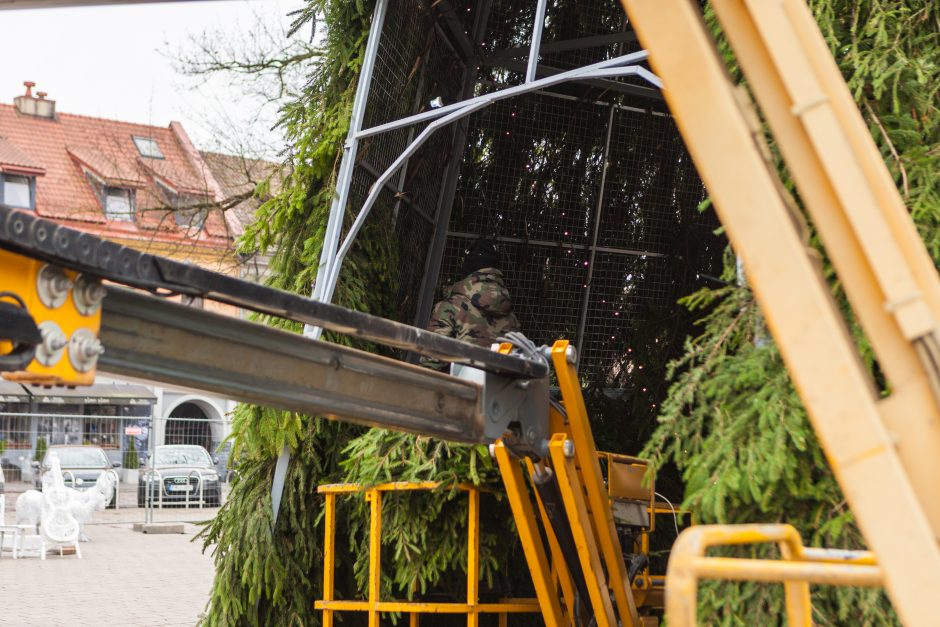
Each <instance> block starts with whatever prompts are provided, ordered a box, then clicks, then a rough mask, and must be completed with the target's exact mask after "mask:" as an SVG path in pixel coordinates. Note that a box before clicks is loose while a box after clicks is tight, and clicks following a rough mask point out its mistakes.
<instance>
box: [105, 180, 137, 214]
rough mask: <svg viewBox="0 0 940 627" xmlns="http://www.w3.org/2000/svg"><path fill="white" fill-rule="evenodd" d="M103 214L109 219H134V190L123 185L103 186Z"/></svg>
mask: <svg viewBox="0 0 940 627" xmlns="http://www.w3.org/2000/svg"><path fill="white" fill-rule="evenodd" d="M104 215H105V216H106V217H107V218H108V219H109V220H120V221H122V222H132V221H133V220H134V192H133V190H130V189H126V188H123V187H105V190H104Z"/></svg>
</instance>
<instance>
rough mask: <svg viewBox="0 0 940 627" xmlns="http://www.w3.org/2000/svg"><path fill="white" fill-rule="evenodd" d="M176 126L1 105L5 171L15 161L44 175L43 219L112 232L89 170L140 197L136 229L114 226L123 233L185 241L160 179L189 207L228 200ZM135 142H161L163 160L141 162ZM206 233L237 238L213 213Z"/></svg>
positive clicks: (40, 183)
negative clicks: (47, 114)
mask: <svg viewBox="0 0 940 627" xmlns="http://www.w3.org/2000/svg"><path fill="white" fill-rule="evenodd" d="M174 126H175V128H173V127H156V126H147V125H144V124H134V123H130V122H119V121H115V120H104V119H101V118H92V117H86V116H82V115H72V114H68V113H58V114H57V115H56V117H55V119H48V118H41V117H35V116H30V115H23V114H20V113H19V112H18V111H17V110H16V108H15V107H14V106H13V105H6V104H0V138H2V139H0V168H2V164H3V160H4V159H5V158H8V159H11V160H13V159H16V160H19V161H26V162H27V163H28V164H29V165H31V166H34V167H39V168H42V169H44V170H45V175H44V176H41V177H38V178H37V180H36V212H37V213H38V214H39V215H41V216H45V217H49V218H57V219H64V220H69V221H82V222H92V223H98V224H109V226H110V223H109V221H108V220H107V219H106V218H105V215H104V211H103V210H102V207H101V203H100V202H99V200H98V197H97V196H96V194H95V192H94V191H93V189H92V186H91V184H90V183H89V182H88V180H87V178H86V175H85V172H84V171H83V169H85V170H88V171H91V172H92V173H93V174H94V175H95V176H97V177H98V178H100V179H102V180H103V181H104V182H105V183H106V184H108V185H111V186H115V187H128V188H133V189H135V196H136V208H137V221H136V224H134V225H131V224H127V223H122V224H120V225H117V224H115V225H114V226H115V228H116V229H117V230H119V231H121V232H122V233H123V232H125V231H126V230H127V229H128V228H130V229H131V230H141V231H150V232H153V230H154V229H158V230H160V231H176V232H179V233H180V234H181V235H182V234H184V233H185V232H186V229H185V228H182V227H177V225H176V222H175V220H174V219H173V216H172V215H169V212H167V211H166V210H165V201H164V199H163V196H162V195H161V192H160V191H159V189H158V188H157V186H156V180H157V179H159V180H160V181H161V182H162V183H164V184H166V185H169V186H170V187H171V188H172V189H174V190H176V191H177V192H180V193H183V194H186V195H187V196H188V197H190V202H191V201H192V199H193V197H195V198H196V200H198V198H199V197H200V196H202V197H205V202H206V203H211V202H215V201H218V200H221V198H218V197H217V196H218V194H217V193H216V190H217V189H218V185H217V184H215V182H214V181H207V180H206V175H205V174H204V170H205V167H204V166H203V164H200V163H194V162H193V159H192V158H191V157H190V154H189V151H188V150H187V148H186V147H185V146H183V145H182V144H183V142H186V143H188V142H189V139H188V138H187V137H185V132H184V131H183V130H182V127H181V126H179V125H174ZM134 137H146V138H149V139H152V140H153V141H155V142H156V143H157V145H158V146H159V148H160V151H161V153H162V154H163V156H164V158H163V159H152V158H147V157H143V156H141V154H140V152H139V151H138V149H137V146H136V145H135V144H134V139H133V138H134ZM5 146H6V148H5ZM210 176H211V175H210ZM204 233H205V235H208V236H209V237H213V238H224V239H229V238H230V234H229V232H228V228H227V227H226V224H225V220H224V218H223V216H222V215H221V212H220V211H217V210H215V211H210V212H209V217H208V218H207V220H206V226H205V231H204ZM141 235H143V233H141ZM190 235H191V234H190Z"/></svg>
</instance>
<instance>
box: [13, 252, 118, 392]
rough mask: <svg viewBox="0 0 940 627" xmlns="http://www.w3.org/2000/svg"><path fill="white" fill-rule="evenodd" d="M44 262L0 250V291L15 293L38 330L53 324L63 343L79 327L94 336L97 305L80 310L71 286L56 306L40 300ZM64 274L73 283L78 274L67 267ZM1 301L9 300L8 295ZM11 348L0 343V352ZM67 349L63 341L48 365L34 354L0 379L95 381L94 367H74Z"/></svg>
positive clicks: (98, 315)
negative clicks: (91, 310) (92, 309)
mask: <svg viewBox="0 0 940 627" xmlns="http://www.w3.org/2000/svg"><path fill="white" fill-rule="evenodd" d="M46 265H47V264H45V263H44V262H42V261H38V260H35V259H30V258H28V257H23V256H21V255H17V254H15V253H11V252H8V251H6V250H0V292H8V293H11V294H15V295H16V296H18V297H19V298H20V299H21V300H22V301H23V304H24V305H25V307H26V309H27V311H28V312H29V314H30V315H31V316H32V317H33V320H34V321H35V322H36V324H37V325H38V326H39V327H40V329H41V330H42V329H43V328H53V326H52V325H54V328H58V329H59V330H60V331H61V333H62V337H64V338H65V340H66V342H69V341H70V340H71V339H72V338H73V337H75V334H76V332H79V331H80V330H84V331H85V332H87V333H89V334H90V335H91V336H92V337H95V338H97V337H98V332H99V330H100V327H101V309H100V308H98V310H97V311H96V312H94V313H92V314H83V313H82V312H80V311H79V309H78V306H77V305H76V302H75V297H74V295H75V293H74V290H73V289H69V291H68V293H67V294H66V295H65V297H64V298H62V303H61V304H59V305H58V306H54V307H49V306H47V305H46V304H44V303H43V299H42V298H40V294H39V276H40V272H41V271H42V269H43V267H45V266H46ZM64 273H65V276H66V277H67V278H68V280H69V282H70V283H71V284H72V285H74V284H75V282H76V280H77V279H78V276H79V275H78V274H77V273H76V272H73V271H71V270H64ZM4 300H5V301H6V302H13V300H12V299H10V298H9V297H7V298H5V299H4ZM11 348H12V346H11V345H10V343H9V342H0V354H5V353H8V352H9V351H10V350H11ZM70 350H75V349H74V344H73V343H71V342H69V343H67V344H66V346H65V347H64V348H63V349H62V351H61V353H60V354H59V355H58V356H57V358H55V359H54V361H53V362H51V363H49V364H48V365H43V364H42V363H40V361H39V360H38V359H37V358H35V357H34V358H33V360H32V362H31V363H30V364H29V365H28V366H27V367H26V369H25V370H22V371H19V372H4V373H3V378H5V379H8V380H10V381H18V382H21V383H31V384H35V385H70V386H74V385H91V384H92V383H94V381H95V371H96V369H95V368H94V367H91V368H89V369H88V370H86V371H84V372H81V371H79V370H78V369H76V367H75V365H74V363H73V360H72V359H71V358H70V354H69V351H70Z"/></svg>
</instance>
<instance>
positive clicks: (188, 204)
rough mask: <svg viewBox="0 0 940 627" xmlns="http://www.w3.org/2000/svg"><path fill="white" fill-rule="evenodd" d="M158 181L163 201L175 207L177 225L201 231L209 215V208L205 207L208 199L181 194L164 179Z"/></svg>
mask: <svg viewBox="0 0 940 627" xmlns="http://www.w3.org/2000/svg"><path fill="white" fill-rule="evenodd" d="M156 183H157V189H159V190H160V195H161V196H162V197H163V201H164V202H165V203H166V205H167V206H168V207H170V208H172V209H173V220H174V221H175V222H176V226H178V227H180V228H181V229H185V230H187V231H193V232H196V231H201V230H202V227H203V225H205V223H206V218H207V217H209V209H208V208H207V207H205V205H206V203H207V202H208V199H207V198H206V197H204V196H195V195H192V194H181V193H179V192H178V191H176V190H175V189H173V188H172V187H170V186H169V185H166V184H164V183H163V182H162V181H156ZM200 205H202V206H200Z"/></svg>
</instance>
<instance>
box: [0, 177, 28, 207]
mask: <svg viewBox="0 0 940 627" xmlns="http://www.w3.org/2000/svg"><path fill="white" fill-rule="evenodd" d="M0 176H2V178H3V196H2V197H0V202H2V203H3V204H4V205H6V206H8V207H17V208H19V209H34V208H35V207H34V203H33V185H34V179H33V178H32V177H29V176H19V175H14V174H3V175H0Z"/></svg>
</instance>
